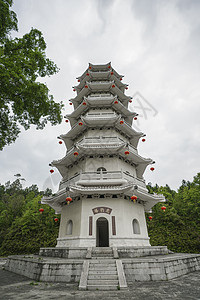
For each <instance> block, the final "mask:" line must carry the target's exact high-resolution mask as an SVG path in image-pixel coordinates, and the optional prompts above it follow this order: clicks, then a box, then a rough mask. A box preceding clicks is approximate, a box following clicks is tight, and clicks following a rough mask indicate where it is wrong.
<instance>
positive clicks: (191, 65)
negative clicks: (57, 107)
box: [0, 0, 200, 192]
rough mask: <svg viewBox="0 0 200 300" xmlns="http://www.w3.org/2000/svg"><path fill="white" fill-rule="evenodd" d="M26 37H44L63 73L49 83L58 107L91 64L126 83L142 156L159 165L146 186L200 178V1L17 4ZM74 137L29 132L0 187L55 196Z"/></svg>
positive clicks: (9, 150)
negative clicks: (63, 140)
mask: <svg viewBox="0 0 200 300" xmlns="http://www.w3.org/2000/svg"><path fill="white" fill-rule="evenodd" d="M13 10H14V11H15V12H16V13H17V16H18V20H19V32H18V33H17V34H15V36H22V35H23V34H25V33H27V32H29V31H30V29H31V27H33V28H37V29H39V30H41V31H42V32H43V35H44V38H45V41H46V43H47V56H48V57H49V58H51V59H52V60H53V61H54V62H55V63H56V64H57V65H58V67H59V68H60V72H59V73H58V74H56V75H53V76H52V77H50V78H46V79H45V82H46V83H47V85H48V87H49V89H50V92H51V94H52V95H53V96H54V98H55V101H57V102H59V101H63V102H64V103H66V106H65V111H63V115H65V114H67V113H70V112H72V110H73V107H72V106H69V105H68V104H67V103H68V100H69V99H70V98H72V97H74V96H75V94H74V92H73V91H72V86H73V85H76V84H77V81H76V77H78V76H80V75H81V74H82V73H83V72H84V71H85V69H86V68H87V67H88V63H89V62H91V63H93V64H105V63H108V62H109V61H111V63H112V66H113V68H114V69H115V70H116V71H117V72H118V73H120V74H122V75H124V79H123V82H124V83H127V84H129V89H128V91H126V94H127V95H130V96H134V95H135V94H136V96H134V99H133V103H132V104H131V105H130V109H131V110H136V111H137V112H138V113H139V117H138V121H137V123H136V126H137V128H138V130H141V131H143V132H144V133H145V134H146V135H147V137H146V142H145V143H141V142H140V143H139V146H138V151H139V153H140V154H141V155H142V156H144V157H151V158H152V159H154V160H155V161H156V164H155V171H154V172H151V171H150V170H149V167H148V168H147V170H146V172H145V174H144V177H145V179H146V182H147V183H148V182H152V184H155V183H158V184H159V185H165V184H168V185H170V187H171V188H173V189H177V188H178V187H179V186H180V184H181V181H182V179H185V180H190V181H192V180H193V176H195V175H196V174H197V172H200V168H199V158H200V125H199V124H200V122H199V120H200V116H199V115H200V17H199V16H200V1H198V0H197V1H195V0H177V1H176V0H173V1H172V0H171V1H170V0H169V1H162V0H158V1H157V0H151V1H149V0H146V1H145V0H139V1H136V0H135V1H134V0H56V1H55V0H42V1H41V0H15V1H14V6H13ZM69 129H70V125H69V123H68V124H67V123H65V122H64V120H63V122H62V124H61V125H58V126H54V127H52V126H51V125H48V126H47V127H46V128H45V129H44V130H42V131H38V130H36V129H35V127H34V126H32V128H31V129H30V130H28V131H24V130H22V133H21V134H20V137H19V138H18V139H17V141H16V142H15V144H12V145H10V146H7V147H5V149H4V150H3V151H2V152H0V163H1V172H0V173H1V174H0V182H1V183H5V182H6V181H8V180H11V181H13V180H14V179H15V177H14V174H16V173H20V174H21V175H22V177H23V178H25V179H26V183H25V184H24V186H25V185H28V186H29V185H31V184H37V185H38V186H39V188H40V189H45V188H46V187H49V188H52V189H53V191H54V192H55V191H56V189H57V183H58V181H59V180H60V177H59V175H58V171H57V172H55V173H54V174H53V175H52V176H50V173H49V169H50V168H49V163H50V162H51V161H52V160H54V159H59V158H62V157H63V156H64V155H65V147H64V144H62V145H60V144H58V139H57V136H59V135H60V134H63V133H66V132H67V131H68V130H69Z"/></svg>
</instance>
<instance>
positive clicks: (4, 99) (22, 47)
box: [0, 0, 63, 150]
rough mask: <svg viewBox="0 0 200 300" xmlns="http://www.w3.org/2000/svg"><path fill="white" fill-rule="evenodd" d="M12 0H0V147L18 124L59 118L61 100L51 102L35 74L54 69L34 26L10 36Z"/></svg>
mask: <svg viewBox="0 0 200 300" xmlns="http://www.w3.org/2000/svg"><path fill="white" fill-rule="evenodd" d="M11 6H12V0H0V100H1V101H0V120H1V121H0V150H2V149H3V147H4V146H5V145H8V144H10V143H12V142H14V141H15V140H16V138H17V137H18V135H19V133H20V125H21V126H23V127H24V128H25V129H26V130H27V129H29V128H30V125H31V124H33V125H36V128H37V129H42V128H44V126H45V125H46V124H47V122H48V121H49V122H50V123H51V124H52V125H56V124H58V123H60V122H61V120H62V117H61V109H62V107H63V104H62V103H55V102H54V100H53V96H52V95H50V94H49V90H48V87H47V86H46V84H44V83H41V82H39V81H38V78H40V77H45V76H50V75H53V74H55V73H57V72H58V68H57V66H56V65H55V64H54V62H53V61H51V60H50V59H49V58H47V57H46V54H45V50H46V43H45V40H44V38H43V35H42V33H41V32H40V31H39V30H37V29H33V28H32V29H31V31H30V32H29V33H27V34H25V35H24V36H23V37H22V38H14V39H12V38H11V36H10V33H11V30H15V31H16V30H17V17H16V14H15V13H14V12H13V11H11V10H10V7H11Z"/></svg>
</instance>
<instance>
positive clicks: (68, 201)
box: [66, 197, 72, 205]
mask: <svg viewBox="0 0 200 300" xmlns="http://www.w3.org/2000/svg"><path fill="white" fill-rule="evenodd" d="M66 201H67V205H69V204H70V202H71V201H72V198H71V197H67V198H66Z"/></svg>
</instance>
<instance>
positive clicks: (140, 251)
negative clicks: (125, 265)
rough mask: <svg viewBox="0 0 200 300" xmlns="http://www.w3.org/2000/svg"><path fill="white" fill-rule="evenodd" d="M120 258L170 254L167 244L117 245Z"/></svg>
mask: <svg viewBox="0 0 200 300" xmlns="http://www.w3.org/2000/svg"><path fill="white" fill-rule="evenodd" d="M117 251H118V255H119V258H134V257H143V256H152V255H165V254H169V252H170V251H169V250H168V249H167V246H149V247H148V246H146V247H117Z"/></svg>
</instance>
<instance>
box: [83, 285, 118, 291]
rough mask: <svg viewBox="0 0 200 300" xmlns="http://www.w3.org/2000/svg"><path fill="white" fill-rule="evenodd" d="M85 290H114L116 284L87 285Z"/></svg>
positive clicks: (116, 287)
mask: <svg viewBox="0 0 200 300" xmlns="http://www.w3.org/2000/svg"><path fill="white" fill-rule="evenodd" d="M87 290H88V291H114V290H118V285H105V286H99V285H88V286H87Z"/></svg>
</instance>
